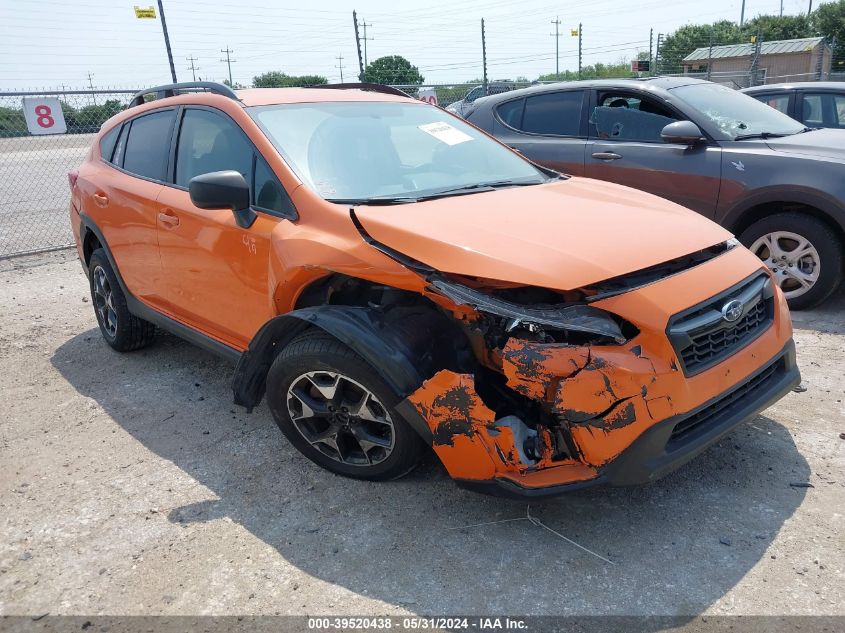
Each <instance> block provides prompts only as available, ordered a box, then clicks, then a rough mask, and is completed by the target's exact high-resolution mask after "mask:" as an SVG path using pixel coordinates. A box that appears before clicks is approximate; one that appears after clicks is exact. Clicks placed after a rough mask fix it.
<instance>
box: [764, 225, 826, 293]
mask: <svg viewBox="0 0 845 633" xmlns="http://www.w3.org/2000/svg"><path fill="white" fill-rule="evenodd" d="M750 250H751V252H752V253H754V254H755V255H757V257H759V258H760V259H762V260H763V262H764V263H765V264H766V266H768V267H769V269H770V270H771V271H772V273H774V276H775V280H776V281H777V284H778V285H779V286H780V289H781V290H783V294H784V296H785V297H786V298H787V299H794V298H795V297H800V296H801V295H803V294H805V293H806V292H808V291H809V290H810V288H812V287H813V284H815V283H816V281H818V279H819V272H820V270H821V258H820V257H819V253H818V251H817V250H816V248H815V247H814V246H813V245H812V243H810V241H809V240H808V239H807V238H805V237H803V236H802V235H799V234H797V233H792V232H791V231H773V232H772V233H766V234H765V235H762V236H760V237H759V238H757V239H756V240H755V241H754V243H753V244H751V246H750Z"/></svg>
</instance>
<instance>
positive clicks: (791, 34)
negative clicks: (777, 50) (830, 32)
mask: <svg viewBox="0 0 845 633" xmlns="http://www.w3.org/2000/svg"><path fill="white" fill-rule="evenodd" d="M743 31H744V32H745V33H746V35H748V36H749V37H750V36H751V35H755V34H756V33H757V32H758V31H759V33H760V36H761V38H762V40H763V41H764V42H768V41H771V40H797V39H800V38H802V37H814V36H815V35H816V33H815V31H814V30H813V28H812V27H811V26H810V20H809V19H808V18H807V16H806V15H783V16H780V15H758V16H757V17H756V18H754V19H752V20H749V21H748V22H746V23H745V26H743ZM748 39H749V38H746V41H748Z"/></svg>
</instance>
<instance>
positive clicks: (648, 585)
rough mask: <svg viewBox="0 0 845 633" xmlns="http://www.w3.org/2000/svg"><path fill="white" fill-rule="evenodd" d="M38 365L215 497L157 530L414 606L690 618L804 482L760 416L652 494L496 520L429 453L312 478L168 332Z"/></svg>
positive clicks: (63, 349) (60, 353)
mask: <svg viewBox="0 0 845 633" xmlns="http://www.w3.org/2000/svg"><path fill="white" fill-rule="evenodd" d="M91 358H97V362H86V360H87V359H91ZM51 360H52V363H53V365H54V366H55V367H56V368H57V369H58V371H59V372H60V373H61V374H62V376H63V377H64V378H65V379H66V380H67V381H68V382H69V383H70V384H71V385H72V386H73V387H74V388H75V389H76V390H77V391H78V392H79V393H80V394H82V395H84V396H86V397H89V398H93V399H94V400H95V401H96V402H98V403H99V404H100V406H102V407H103V409H104V410H105V411H106V412H107V413H108V415H109V416H111V418H112V419H113V420H114V422H115V423H116V424H117V425H119V426H120V427H122V428H123V429H124V430H125V431H126V432H128V433H129V434H130V435H132V437H134V438H135V439H137V440H138V441H139V442H140V443H141V444H142V445H143V446H144V447H146V448H147V449H148V450H150V451H152V452H154V453H155V454H157V455H158V456H160V457H162V458H163V459H166V460H169V461H171V462H172V463H173V464H175V465H176V466H178V467H179V468H180V469H182V470H183V471H184V472H185V473H186V474H188V475H189V476H190V477H192V478H193V479H195V480H196V481H197V482H199V483H200V484H202V485H203V486H205V487H207V488H208V489H209V490H210V491H211V492H212V494H213V495H215V496H216V497H217V498H216V499H214V500H207V501H203V502H200V503H196V504H191V505H186V506H181V507H175V508H171V509H166V508H165V509H163V511H166V512H168V519H169V520H170V521H171V522H173V523H174V524H180V525H185V526H190V524H195V523H199V522H205V521H210V520H213V519H216V518H219V517H229V518H230V519H231V520H232V521H234V522H236V523H238V524H240V525H242V526H243V527H244V528H246V529H247V530H249V531H250V532H251V533H252V534H254V535H255V536H256V537H257V538H259V539H261V540H262V541H263V542H265V543H267V544H268V545H270V546H271V547H273V548H275V550H276V551H278V553H279V554H280V555H281V556H282V557H284V558H285V559H286V560H287V561H288V562H290V563H291V564H293V565H295V566H296V567H298V568H299V569H301V570H302V571H303V572H305V573H307V574H309V575H311V576H314V577H317V578H320V579H322V580H324V581H327V582H330V583H334V584H336V585H339V586H342V587H345V588H346V589H348V590H350V591H353V592H356V593H358V594H362V595H366V596H367V597H369V598H374V599H378V600H382V601H384V602H387V603H390V604H394V605H398V606H400V607H403V608H405V609H407V610H409V611H412V612H416V613H424V614H441V613H442V614H456V613H465V614H490V613H525V614H582V615H583V614H624V615H637V614H650V615H674V616H692V615H697V614H700V613H701V612H702V611H704V610H705V609H707V608H708V607H709V606H710V605H712V604H713V603H714V602H715V601H717V600H718V599H719V598H721V597H722V596H724V595H725V594H726V592H728V591H729V590H730V589H731V588H732V587H733V586H734V585H735V584H736V583H737V582H738V581H739V580H740V579H741V578H743V576H745V575H746V574H747V573H748V572H749V570H751V569H752V568H753V567H754V566H755V565H757V564H758V563H759V562H760V561H761V559H763V558H767V557H768V554H767V548H768V547H769V546H770V545H771V543H772V541H773V539H774V538H775V536H776V534H777V533H778V531H779V530H780V528H781V527H782V525H783V524H784V522H785V521H786V520H787V519H788V518H789V517H790V516H791V515H792V514H793V513H794V512H795V510H796V508H797V507H798V506H799V505H800V504H801V502H802V500H803V498H804V495H805V492H806V491H805V489H804V488H802V487H800V484H802V483H804V482H806V481H808V478H809V474H810V469H809V466H808V464H807V462H806V461H805V460H804V458H803V457H802V456H801V455H800V454H799V452H798V451H797V449H796V446H795V444H794V442H793V440H792V437H791V436H790V434H789V432H788V431H787V430H786V429H785V428H784V427H783V426H781V425H780V424H778V423H777V422H775V421H774V420H772V419H770V418H768V417H766V416H759V417H757V418H755V419H754V420H753V421H751V422H749V423H748V424H746V425H744V426H743V427H741V428H739V429H738V430H736V431H735V432H734V433H732V434H731V435H730V436H728V437H727V438H726V439H725V440H723V441H722V442H721V443H720V444H718V445H717V446H714V447H713V448H711V449H710V450H708V451H707V452H706V453H705V454H703V455H702V456H700V457H699V458H698V459H697V460H695V461H694V462H692V463H690V464H689V465H687V466H686V467H684V468H683V469H681V470H680V471H678V472H676V473H674V474H672V475H670V476H668V477H666V478H665V479H663V480H662V481H660V482H657V483H655V484H653V485H650V486H646V487H636V488H603V489H594V490H584V491H580V492H575V493H572V494H569V495H567V496H563V497H558V498H555V499H552V500H547V501H544V502H532V504H531V506H530V513H531V515H532V516H534V517H536V518H537V519H538V520H539V521H540V522H541V523H542V524H543V525H545V526H547V527H548V528H551V530H554V532H556V533H557V534H555V533H554V532H552V531H550V530H546V529H544V528H543V527H542V526H541V525H538V524H535V523H532V522H530V521H527V520H510V521H507V520H508V519H520V518H522V517H526V512H527V509H528V508H527V504H526V503H525V502H521V501H509V500H502V499H497V498H492V497H486V496H482V495H479V494H475V493H471V492H468V491H465V490H462V489H460V488H458V487H457V486H455V484H454V483H452V482H451V480H450V479H449V477H448V475H447V474H446V473H445V471H444V470H443V469H442V467H441V466H440V465H439V463H438V462H437V461H436V459H435V458H433V457H428V458H427V459H426V460H424V462H423V464H422V465H421V467H420V468H418V469H417V470H416V471H414V472H413V473H412V474H411V475H409V476H407V477H405V478H404V479H401V480H399V481H395V482H389V483H370V482H360V481H355V480H350V479H344V478H341V477H336V476H334V475H332V474H330V473H328V472H326V471H324V470H322V469H320V468H318V467H317V466H315V465H313V464H312V463H311V462H309V461H308V460H306V459H305V458H303V457H302V456H301V455H300V454H299V453H298V452H296V450H295V449H293V447H291V446H290V445H289V444H288V443H287V442H286V441H285V440H284V438H283V437H282V435H281V433H280V432H279V431H278V429H277V427H276V426H275V424H274V422H273V420H272V419H271V417H270V414H269V412H268V410H267V408H266V406H264V405H262V406H261V407H259V408H257V409H256V411H255V412H254V413H252V414H250V415H247V414H245V413H244V412H243V410H242V409H240V408H238V407H235V406H234V405H232V404H231V389H230V376H231V372H232V366H231V365H230V364H228V363H226V362H225V361H221V360H218V359H217V358H215V357H213V356H211V355H209V354H207V353H206V352H204V351H202V350H199V349H196V348H194V347H192V346H190V345H189V344H187V343H183V342H181V341H179V340H177V339H175V338H173V337H170V336H166V335H162V336H161V337H160V339H159V340H158V341H157V342H156V344H155V345H153V346H152V347H150V348H148V349H146V350H143V351H140V352H135V353H132V354H122V355H121V354H117V353H114V352H112V351H111V350H110V349H108V348H107V347H106V346H105V344H104V343H103V342H102V340H101V338H100V335H99V331H97V330H95V329H94V330H90V331H88V332H85V333H83V334H80V335H78V336H75V337H74V338H72V339H70V340H68V341H67V342H65V343H64V344H63V345H61V346H60V347H59V348H58V349H57V350H56V352H55V354H54V355H53V357H52V359H51ZM104 367H105V368H108V370H107V371H104ZM795 484H797V485H795ZM477 524H485V525H477ZM561 535H562V536H565V537H566V538H567V539H571V541H573V542H575V543H577V544H578V545H580V546H581V547H583V548H585V549H580V548H579V547H576V546H575V545H573V544H572V542H570V541H567V540H564V539H563V538H561ZM587 550H589V551H587ZM596 555H598V556H596ZM599 556H600V557H602V558H605V559H607V560H608V561H611V562H606V561H604V560H602V559H600V558H599ZM173 573H174V576H176V575H178V574H179V571H178V569H174V572H173ZM290 599H291V600H295V599H294V598H293V597H292V596H291V597H290ZM303 606H304V605H303Z"/></svg>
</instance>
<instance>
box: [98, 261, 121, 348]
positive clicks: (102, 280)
mask: <svg viewBox="0 0 845 633" xmlns="http://www.w3.org/2000/svg"><path fill="white" fill-rule="evenodd" d="M94 308H95V309H96V310H97V314H99V315H100V322H101V323H102V324H103V329H105V331H106V333H107V334H108V335H109V337H111V338H114V337H115V336H117V311H116V310H115V309H114V293H113V292H112V288H111V284H110V283H109V278H108V277H107V276H106V271H105V270H103V267H102V266H97V267H96V268H95V269H94Z"/></svg>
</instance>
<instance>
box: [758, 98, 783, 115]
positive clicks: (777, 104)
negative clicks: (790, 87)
mask: <svg viewBox="0 0 845 633" xmlns="http://www.w3.org/2000/svg"><path fill="white" fill-rule="evenodd" d="M753 97H754V98H755V99H757V101H762V102H763V103H765V104H766V105H767V106H769V107H770V108H774V109H775V110H778V111H779V112H783V113H784V114H788V112H789V95H785V94H775V95H772V94H769V95H753Z"/></svg>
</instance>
